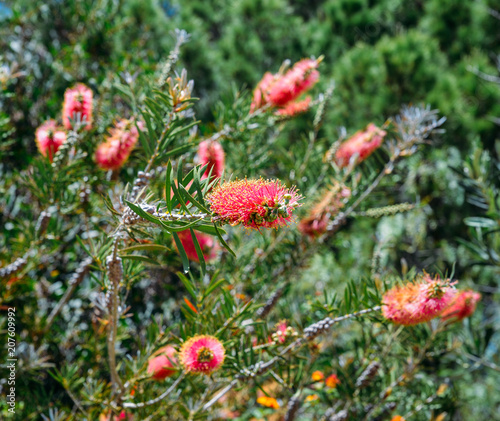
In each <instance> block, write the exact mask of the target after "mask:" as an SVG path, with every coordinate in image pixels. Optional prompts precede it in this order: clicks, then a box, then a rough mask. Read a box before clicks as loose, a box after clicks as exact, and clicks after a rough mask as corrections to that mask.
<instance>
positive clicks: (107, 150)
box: [95, 119, 141, 170]
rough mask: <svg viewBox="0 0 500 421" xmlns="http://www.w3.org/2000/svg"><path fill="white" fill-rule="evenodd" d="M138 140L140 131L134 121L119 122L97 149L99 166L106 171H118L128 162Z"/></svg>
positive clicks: (96, 159)
mask: <svg viewBox="0 0 500 421" xmlns="http://www.w3.org/2000/svg"><path fill="white" fill-rule="evenodd" d="M139 127H141V125H139ZM138 139H139V131H138V130H137V127H136V126H135V124H134V121H133V120H126V119H122V120H120V121H118V122H117V123H116V124H115V127H113V128H111V129H110V130H109V135H108V136H107V138H106V140H105V141H104V142H103V143H101V144H100V145H99V146H98V147H97V149H96V152H95V161H96V162H97V165H98V166H99V167H100V168H102V169H104V170H117V169H118V168H120V167H121V166H122V165H123V164H124V163H125V162H126V161H127V159H128V157H129V155H130V153H131V152H132V149H134V146H135V144H136V143H137V140H138Z"/></svg>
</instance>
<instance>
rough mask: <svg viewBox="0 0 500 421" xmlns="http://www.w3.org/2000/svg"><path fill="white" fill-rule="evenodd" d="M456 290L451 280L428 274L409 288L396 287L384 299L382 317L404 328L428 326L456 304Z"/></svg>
mask: <svg viewBox="0 0 500 421" xmlns="http://www.w3.org/2000/svg"><path fill="white" fill-rule="evenodd" d="M455 294H456V290H455V288H453V287H452V286H451V285H450V282H449V280H448V279H447V280H442V279H440V278H439V276H437V277H435V278H434V279H432V278H431V277H430V276H429V275H428V274H425V275H424V276H423V277H422V278H421V279H418V280H415V281H414V282H410V283H408V284H406V285H396V286H395V287H393V288H392V289H390V290H389V291H387V292H386V293H385V294H384V296H383V298H382V314H383V315H384V317H385V318H386V319H388V320H390V321H391V322H393V323H395V324H399V325H404V326H411V325H416V324H418V323H424V322H427V321H429V320H432V319H434V318H435V317H437V316H439V315H441V313H442V312H443V311H444V310H446V309H447V308H448V307H449V306H450V305H451V304H452V302H453V300H454V298H455Z"/></svg>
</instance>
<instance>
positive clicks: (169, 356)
mask: <svg viewBox="0 0 500 421" xmlns="http://www.w3.org/2000/svg"><path fill="white" fill-rule="evenodd" d="M176 353H177V352H176V351H175V348H174V347H173V346H171V345H167V346H164V347H162V348H160V349H159V350H158V351H156V352H155V353H154V354H153V356H152V357H151V358H150V359H149V361H148V374H151V377H152V378H153V379H155V380H165V379H166V378H167V377H170V376H172V375H173V374H175V371H176V370H175V369H174V368H173V367H174V365H175V364H177V359H176V357H175V355H176Z"/></svg>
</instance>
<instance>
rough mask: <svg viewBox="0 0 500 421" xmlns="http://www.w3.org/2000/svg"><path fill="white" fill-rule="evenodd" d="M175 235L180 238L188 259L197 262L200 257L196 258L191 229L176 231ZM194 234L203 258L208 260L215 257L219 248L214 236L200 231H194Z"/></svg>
mask: <svg viewBox="0 0 500 421" xmlns="http://www.w3.org/2000/svg"><path fill="white" fill-rule="evenodd" d="M177 235H178V236H179V239H180V240H181V243H182V245H183V247H184V250H185V251H186V255H187V257H188V259H190V260H192V261H194V262H198V263H199V262H200V259H199V258H198V254H197V253H196V248H195V246H194V242H193V237H191V231H189V230H186V231H180V232H178V233H177ZM195 235H196V239H197V240H198V244H199V245H200V248H201V251H202V252H203V256H204V257H205V260H206V261H207V262H209V261H210V260H213V259H215V258H216V257H217V251H218V250H219V249H220V246H219V244H218V243H217V242H216V241H215V239H214V237H212V236H211V235H208V234H204V233H202V232H196V233H195Z"/></svg>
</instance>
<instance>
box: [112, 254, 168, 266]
mask: <svg viewBox="0 0 500 421" xmlns="http://www.w3.org/2000/svg"><path fill="white" fill-rule="evenodd" d="M120 257H121V258H122V259H125V260H136V261H139V262H144V263H149V264H151V265H159V263H158V262H157V261H156V260H153V259H150V258H149V257H146V256H141V255H139V254H129V255H124V254H120Z"/></svg>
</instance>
